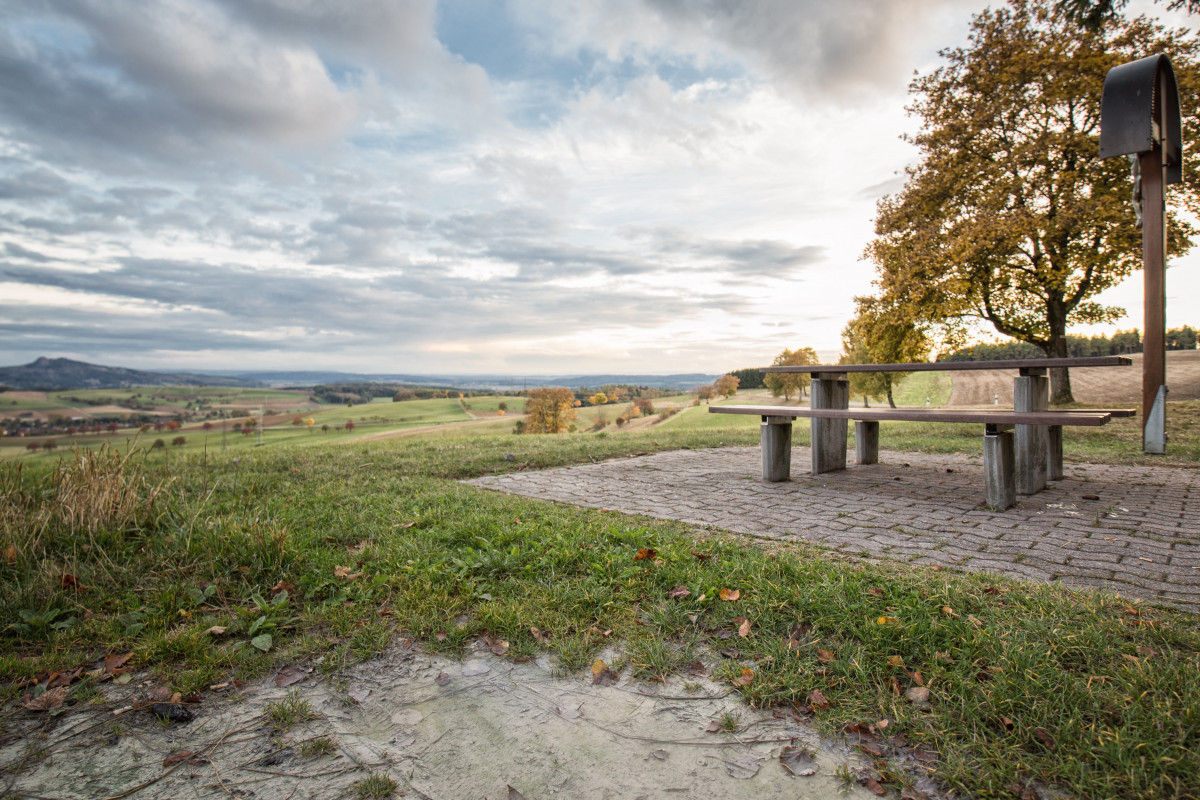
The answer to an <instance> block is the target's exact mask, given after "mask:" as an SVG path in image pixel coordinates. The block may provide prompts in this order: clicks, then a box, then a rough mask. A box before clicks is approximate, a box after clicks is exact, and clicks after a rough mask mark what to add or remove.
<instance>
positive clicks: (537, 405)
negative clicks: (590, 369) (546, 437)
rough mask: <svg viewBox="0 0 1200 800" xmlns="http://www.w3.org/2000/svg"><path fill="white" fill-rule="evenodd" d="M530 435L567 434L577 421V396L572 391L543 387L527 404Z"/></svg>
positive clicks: (530, 397)
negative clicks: (572, 424)
mask: <svg viewBox="0 0 1200 800" xmlns="http://www.w3.org/2000/svg"><path fill="white" fill-rule="evenodd" d="M525 415H526V416H525V426H524V430H525V431H526V432H528V433H565V432H566V431H567V430H569V429H570V426H571V423H572V422H574V421H575V394H574V393H573V392H572V391H571V390H570V389H564V388H562V387H558V388H556V389H551V388H547V387H542V388H540V389H534V390H533V391H531V392H530V393H529V399H528V400H527V401H526V402H525Z"/></svg>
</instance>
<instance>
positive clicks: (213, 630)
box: [205, 625, 229, 636]
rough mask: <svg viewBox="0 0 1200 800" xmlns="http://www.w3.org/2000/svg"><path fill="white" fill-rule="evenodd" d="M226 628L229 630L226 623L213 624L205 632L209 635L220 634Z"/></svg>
mask: <svg viewBox="0 0 1200 800" xmlns="http://www.w3.org/2000/svg"><path fill="white" fill-rule="evenodd" d="M227 630H229V626H228V625H213V626H212V627H211V628H209V629H208V630H206V631H205V633H207V634H208V635H209V636H220V635H221V634H223V633H224V632H225V631H227Z"/></svg>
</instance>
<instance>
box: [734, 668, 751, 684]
mask: <svg viewBox="0 0 1200 800" xmlns="http://www.w3.org/2000/svg"><path fill="white" fill-rule="evenodd" d="M733 682H734V683H735V684H737V685H738V686H749V685H750V684H751V683H753V682H754V670H752V669H747V668H746V667H743V668H742V674H741V675H739V676H738V677H736V678H734V679H733Z"/></svg>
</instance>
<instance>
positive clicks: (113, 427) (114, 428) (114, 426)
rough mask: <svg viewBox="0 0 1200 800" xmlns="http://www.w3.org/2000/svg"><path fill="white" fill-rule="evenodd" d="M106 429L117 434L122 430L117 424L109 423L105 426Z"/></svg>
mask: <svg viewBox="0 0 1200 800" xmlns="http://www.w3.org/2000/svg"><path fill="white" fill-rule="evenodd" d="M105 428H106V430H108V432H109V433H116V432H117V431H118V430H120V429H121V426H120V425H118V424H117V423H115V422H110V423H108V425H106V426H105Z"/></svg>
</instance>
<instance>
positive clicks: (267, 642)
mask: <svg viewBox="0 0 1200 800" xmlns="http://www.w3.org/2000/svg"><path fill="white" fill-rule="evenodd" d="M274 643H275V640H274V639H273V638H272V637H271V634H269V633H260V634H259V635H258V636H255V637H254V638H253V639H251V640H250V646H251V647H255V648H257V649H259V650H262V651H263V652H264V653H265V652H267V651H268V650H270V649H271V645H272V644H274Z"/></svg>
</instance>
